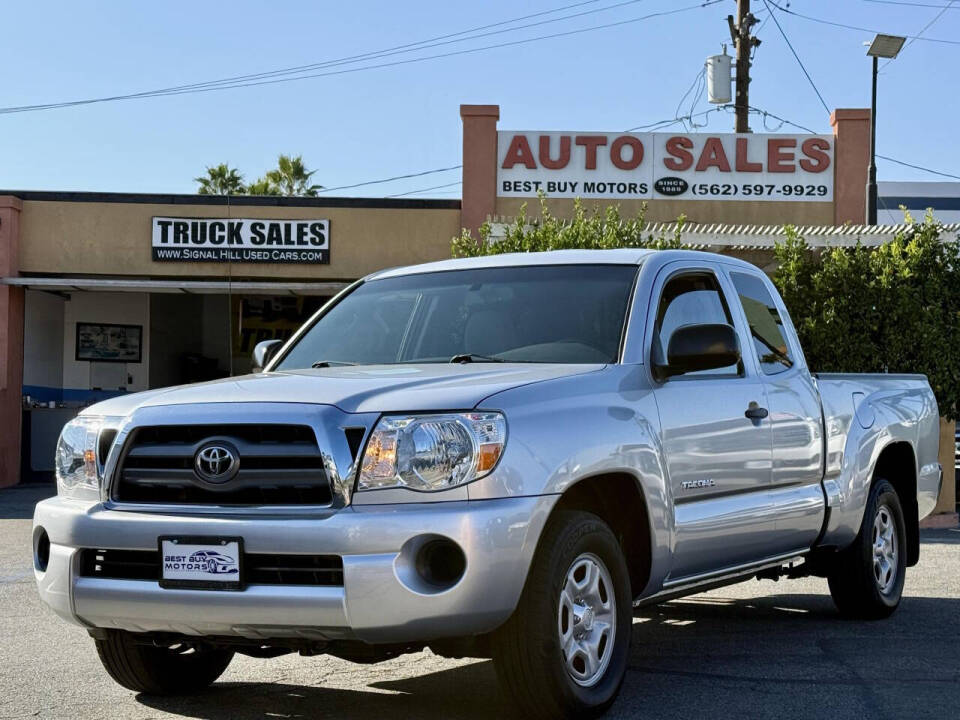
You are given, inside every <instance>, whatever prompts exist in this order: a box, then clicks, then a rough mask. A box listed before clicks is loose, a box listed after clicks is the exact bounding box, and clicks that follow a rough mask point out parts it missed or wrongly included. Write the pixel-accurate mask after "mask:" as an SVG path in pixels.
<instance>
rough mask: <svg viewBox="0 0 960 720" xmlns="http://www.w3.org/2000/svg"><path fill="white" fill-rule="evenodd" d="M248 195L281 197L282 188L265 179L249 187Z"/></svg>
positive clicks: (260, 179) (250, 184) (254, 182)
mask: <svg viewBox="0 0 960 720" xmlns="http://www.w3.org/2000/svg"><path fill="white" fill-rule="evenodd" d="M246 193H247V195H280V188H278V187H277V186H276V185H274V184H273V183H272V182H270V180H268V179H267V178H265V177H262V178H259V179H257V180H254V181H253V182H252V183H249V184H248V185H247V189H246Z"/></svg>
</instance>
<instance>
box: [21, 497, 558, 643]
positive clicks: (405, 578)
mask: <svg viewBox="0 0 960 720" xmlns="http://www.w3.org/2000/svg"><path fill="white" fill-rule="evenodd" d="M556 498H557V496H553V495H546V496H540V497H519V498H504V499H498V500H481V501H476V500H475V501H462V502H436V503H416V504H398V505H366V506H351V507H348V508H345V509H343V510H340V511H339V512H335V513H333V514H331V515H329V516H327V517H324V518H296V517H284V518H264V517H224V516H218V517H210V516H188V515H177V516H174V515H158V514H153V513H140V512H129V511H120V510H107V509H104V507H103V505H101V504H100V503H79V502H75V501H72V500H66V499H61V498H51V499H49V500H45V501H43V502H41V503H39V504H38V505H37V508H36V512H35V515H34V538H35V539H36V538H37V537H38V535H39V534H40V532H41V528H42V530H43V531H45V532H46V533H47V535H48V536H49V539H50V550H49V561H48V563H47V567H46V569H45V570H40V569H39V568H35V575H36V579H37V584H38V587H39V590H40V597H41V598H42V599H43V601H44V602H46V603H47V605H49V606H50V607H51V608H52V609H53V610H54V611H56V612H57V613H58V614H59V615H61V616H62V617H64V618H66V619H68V620H70V621H71V622H75V623H77V624H80V625H83V626H85V627H88V628H116V629H122V630H129V631H132V632H173V633H179V634H186V635H199V636H204V635H210V636H212V635H227V636H237V637H246V638H251V639H266V638H281V637H298V638H311V639H317V640H330V639H340V638H350V639H359V640H363V641H365V642H369V643H387V642H390V643H393V642H419V641H426V640H431V639H436V638H441V637H455V636H464V635H471V634H476V633H482V632H486V631H489V630H492V629H494V628H496V627H497V626H498V625H500V624H501V623H503V622H504V621H505V620H506V619H507V618H508V617H509V616H510V614H511V613H512V612H513V609H514V608H515V607H516V604H517V601H518V600H519V598H520V593H521V591H522V590H523V584H524V581H525V580H526V576H527V570H528V568H529V566H530V561H531V559H532V557H533V553H534V550H535V549H536V544H537V539H538V538H539V536H540V531H541V530H542V529H543V525H544V524H545V522H546V519H547V516H548V515H549V513H550V510H551V508H552V507H553V504H554V502H556ZM161 535H222V536H239V537H242V538H243V540H244V548H245V550H246V551H247V552H251V553H287V554H298V553H303V554H328V555H341V556H342V557H343V587H314V586H309V587H308V586H294V585H248V586H247V587H246V588H245V589H244V590H242V591H237V592H230V591H219V592H217V591H206V590H173V589H162V588H161V587H160V585H159V583H157V582H153V581H141V580H113V579H105V578H93V577H81V576H80V574H79V569H80V568H79V556H80V553H79V552H78V551H79V550H80V549H82V548H93V549H107V550H110V549H122V550H155V549H156V547H157V538H158V537H159V536H161ZM429 535H432V536H436V535H439V536H442V537H445V538H449V539H450V540H453V541H454V542H455V543H457V544H458V545H459V546H460V548H461V549H462V550H463V552H464V555H465V556H466V571H465V572H464V574H463V577H462V578H461V579H460V580H459V581H458V582H457V583H456V584H455V585H454V586H453V587H451V588H449V589H445V590H443V591H440V592H436V591H433V590H432V589H430V588H425V587H424V586H422V585H420V584H418V583H417V582H416V581H415V580H413V581H411V577H410V573H409V571H408V568H409V566H408V564H407V560H408V558H406V557H405V554H406V552H407V548H410V547H413V546H415V545H416V542H417V540H418V538H420V537H422V536H429Z"/></svg>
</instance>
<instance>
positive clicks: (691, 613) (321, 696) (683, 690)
mask: <svg viewBox="0 0 960 720" xmlns="http://www.w3.org/2000/svg"><path fill="white" fill-rule="evenodd" d="M771 589H772V587H771ZM957 618H960V600H956V599H946V598H914V597H907V598H906V599H905V600H904V601H903V604H902V605H901V607H900V609H899V610H898V611H897V613H896V614H895V615H894V616H893V617H892V618H890V619H888V620H885V621H878V622H856V621H847V620H843V619H841V618H840V617H839V616H838V615H837V613H836V610H835V609H834V607H833V603H832V602H831V600H830V598H829V596H827V595H790V594H786V595H770V596H766V597H760V598H751V599H747V600H742V599H727V598H722V597H716V596H714V595H701V596H696V597H693V598H688V599H685V600H679V601H674V602H670V603H667V604H665V605H662V606H658V607H653V608H645V609H643V610H641V611H638V613H637V614H636V617H635V619H634V626H633V650H632V653H631V659H630V669H629V671H628V672H627V677H626V680H625V682H624V686H623V689H622V692H621V695H620V698H619V699H618V701H617V703H616V704H615V705H614V707H613V708H612V710H611V711H610V713H609V714H608V716H607V717H609V718H628V717H629V718H633V717H638V716H642V717H644V718H691V717H703V716H713V717H739V718H776V719H777V720H780V719H781V718H783V717H790V718H822V717H825V716H830V717H832V718H857V719H858V720H862V718H866V717H869V718H891V719H892V718H902V717H911V718H915V717H926V716H929V717H951V716H952V717H955V716H956V712H957V703H958V701H957V697H958V691H960V667H958V665H957V663H956V655H955V647H956V642H957V640H956V638H957V630H958V625H960V623H958V619H957ZM938 627H939V628H941V630H940V631H935V632H931V629H932V628H938ZM415 657H416V656H413V657H412V658H411V662H415V661H416V660H415ZM304 662H309V660H307V659H304ZM410 671H411V672H415V668H410ZM138 700H139V702H141V703H142V704H144V705H147V706H149V707H152V708H154V709H157V710H163V711H166V712H172V713H178V714H182V715H184V716H186V717H191V718H204V719H209V720H226V719H227V718H262V717H288V718H306V717H319V718H324V717H344V716H347V717H350V718H370V719H373V718H377V720H381V719H382V718H384V717H389V718H390V719H391V720H398V719H399V718H425V717H431V718H464V719H467V720H470V719H472V718H491V717H496V718H503V719H504V720H506V718H512V717H517V715H516V714H515V712H514V711H513V710H512V709H511V708H510V707H509V706H508V705H507V703H506V701H505V700H504V699H503V698H502V696H501V694H500V692H499V689H498V686H497V682H496V677H495V675H494V672H493V665H492V663H491V662H489V661H481V662H477V663H475V664H471V665H467V666H461V667H457V668H453V669H450V670H445V671H441V672H435V673H430V674H427V675H422V676H419V677H414V678H409V679H403V680H387V681H380V682H374V683H371V684H370V685H367V686H365V687H360V688H356V689H334V688H324V687H315V686H298V685H290V684H276V685H271V684H245V683H221V684H218V685H215V686H214V688H213V689H212V690H211V691H210V692H208V693H206V694H203V695H198V696H194V697H190V698H157V697H148V696H144V695H141V696H138Z"/></svg>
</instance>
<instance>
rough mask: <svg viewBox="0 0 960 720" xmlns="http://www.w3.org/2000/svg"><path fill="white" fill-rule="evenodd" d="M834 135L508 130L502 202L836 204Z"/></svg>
mask: <svg viewBox="0 0 960 720" xmlns="http://www.w3.org/2000/svg"><path fill="white" fill-rule="evenodd" d="M833 159H834V138H833V136H831V135H753V134H743V135H737V134H734V133H726V134H722V133H720V134H707V133H701V134H680V133H575V132H536V131H530V132H514V131H500V132H499V133H498V142H497V195H498V196H499V197H535V196H536V195H537V193H538V192H544V193H546V194H547V196H548V197H554V198H574V197H582V198H598V199H625V198H639V199H654V198H656V199H674V200H746V201H752V200H766V201H770V200H774V201H776V200H779V201H791V202H830V201H832V200H833Z"/></svg>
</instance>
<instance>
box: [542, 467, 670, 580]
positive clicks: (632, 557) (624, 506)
mask: <svg viewBox="0 0 960 720" xmlns="http://www.w3.org/2000/svg"><path fill="white" fill-rule="evenodd" d="M561 510H582V511H585V512H590V513H593V514H594V515H597V516H598V517H599V518H601V519H602V520H603V521H604V522H605V523H606V524H607V525H608V526H609V527H610V529H611V530H612V531H613V534H614V536H616V538H617V541H618V542H619V543H620V547H621V549H622V550H623V555H624V558H625V559H626V562H627V568H628V569H629V571H630V588H631V593H632V595H633V597H638V596H639V595H640V594H641V592H642V591H643V589H644V588H645V587H646V586H647V583H648V582H649V581H650V571H651V564H652V559H653V554H652V539H651V535H650V527H651V526H650V512H649V509H648V507H647V500H646V496H645V495H644V492H643V489H642V487H641V485H640V482H639V480H637V478H636V477H634V476H633V475H631V474H630V473H628V472H605V473H600V474H596V475H590V476H587V477H583V478H581V479H580V480H578V481H577V482H576V483H574V484H573V485H571V486H570V487H568V488H567V489H566V490H565V491H564V493H563V494H562V495H561V496H560V499H559V500H558V501H557V502H556V503H555V504H554V506H553V508H552V510H551V513H550V516H551V517H553V515H554V514H555V513H556V512H558V511H561ZM549 521H550V519H549V518H548V520H547V522H549Z"/></svg>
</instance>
